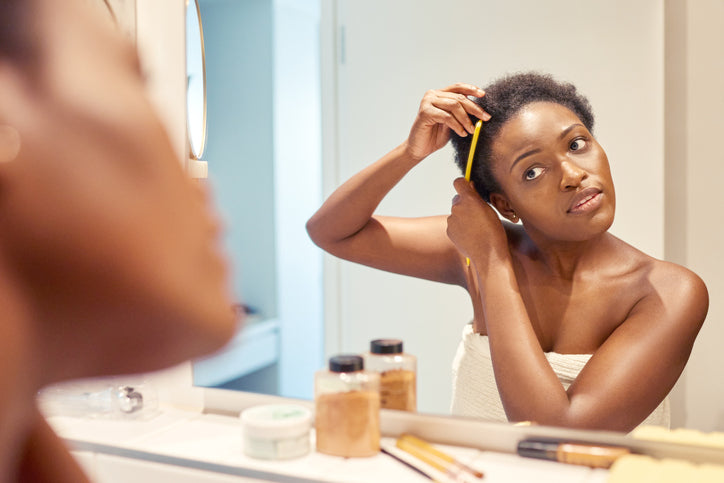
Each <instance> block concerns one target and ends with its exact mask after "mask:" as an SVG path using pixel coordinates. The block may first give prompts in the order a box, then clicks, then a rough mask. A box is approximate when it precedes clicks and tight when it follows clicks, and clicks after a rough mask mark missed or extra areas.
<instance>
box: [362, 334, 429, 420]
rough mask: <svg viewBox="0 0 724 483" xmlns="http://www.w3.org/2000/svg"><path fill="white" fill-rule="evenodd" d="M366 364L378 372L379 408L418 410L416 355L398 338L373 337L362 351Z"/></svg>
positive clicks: (368, 367) (369, 368) (371, 369)
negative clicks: (410, 352)
mask: <svg viewBox="0 0 724 483" xmlns="http://www.w3.org/2000/svg"><path fill="white" fill-rule="evenodd" d="M365 367H366V368H367V369H368V370H370V371H375V372H378V373H379V374H380V407H382V408H385V409H401V410H403V411H413V412H414V411H416V410H417V358H416V357H415V356H413V355H411V354H406V353H405V352H404V351H403V348H402V341H401V340H398V339H376V340H373V341H371V342H370V351H369V352H368V353H367V354H365Z"/></svg>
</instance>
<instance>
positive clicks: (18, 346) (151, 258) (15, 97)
mask: <svg viewBox="0 0 724 483" xmlns="http://www.w3.org/2000/svg"><path fill="white" fill-rule="evenodd" d="M97 15H98V14H97V12H95V11H94V10H93V9H91V8H89V7H88V6H86V5H85V4H84V2H81V1H80V0H63V1H62V2H59V1H57V0H0V307H2V310H1V311H0V391H2V393H3V397H2V398H0V482H10V481H58V482H60V481H73V482H77V481H87V478H86V477H85V476H84V475H83V473H82V471H81V470H80V468H79V467H78V465H77V464H76V462H75V461H74V459H73V458H72V456H71V455H70V453H69V452H68V450H67V449H66V448H65V446H64V444H63V443H62V441H61V440H60V438H59V437H58V436H57V435H56V434H54V432H53V431H52V429H51V428H50V427H49V425H48V424H47V422H46V421H45V420H44V418H43V416H42V415H41V413H40V412H39V410H38V408H37V405H36V401H35V396H36V393H37V391H38V390H39V389H40V388H42V387H43V386H46V385H48V384H51V383H55V382H59V381H64V380H69V379H75V378H84V377H95V376H101V375H115V374H126V373H139V372H147V371H152V370H157V369H161V368H164V367H168V366H171V365H174V364H177V363H179V362H182V361H184V360H186V359H189V358H194V357H198V356H200V355H203V354H207V353H209V352H212V351H214V350H216V349H218V348H220V347H221V346H223V345H224V344H225V343H226V342H227V341H228V340H229V338H230V337H231V336H232V334H233V332H234V330H235V328H236V327H235V325H236V320H235V318H234V316H233V313H232V311H231V310H230V306H231V300H230V292H229V288H228V280H227V267H226V262H225V259H224V257H223V256H222V255H221V253H220V250H219V243H218V239H217V238H218V234H219V227H218V225H217V222H216V221H215V220H214V218H213V217H212V216H210V214H209V211H208V207H207V200H206V198H205V197H204V196H203V195H202V194H201V192H200V190H198V189H197V187H196V185H195V184H194V183H193V182H192V181H191V180H190V179H188V178H187V176H186V175H185V173H184V172H183V170H182V168H181V165H180V163H179V160H178V159H177V157H176V156H175V155H174V151H173V149H172V147H171V144H170V141H169V138H168V136H167V133H166V132H165V130H164V127H163V126H162V124H161V122H160V120H159V118H158V116H157V115H156V113H155V112H154V110H153V108H152V106H151V104H150V102H149V100H148V99H147V97H146V95H145V88H144V83H143V80H142V75H141V70H140V67H139V61H138V57H137V55H136V53H135V50H134V48H133V47H132V45H130V43H129V42H127V41H126V40H125V39H124V38H123V36H122V35H121V34H120V33H119V32H117V31H116V29H114V28H113V26H112V25H110V23H109V22H108V21H107V20H106V19H104V18H103V17H99V16H97Z"/></svg>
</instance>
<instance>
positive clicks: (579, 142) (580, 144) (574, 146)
mask: <svg viewBox="0 0 724 483" xmlns="http://www.w3.org/2000/svg"><path fill="white" fill-rule="evenodd" d="M585 147H586V141H584V140H583V139H575V140H573V142H572V143H571V145H570V146H569V148H570V150H571V151H578V150H579V149H583V148H585Z"/></svg>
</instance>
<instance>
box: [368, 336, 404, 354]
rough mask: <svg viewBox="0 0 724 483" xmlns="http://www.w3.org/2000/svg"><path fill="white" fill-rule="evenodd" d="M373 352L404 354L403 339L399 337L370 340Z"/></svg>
mask: <svg viewBox="0 0 724 483" xmlns="http://www.w3.org/2000/svg"><path fill="white" fill-rule="evenodd" d="M370 352H371V353H373V354H402V341H401V340H399V339H376V340H373V341H372V342H370Z"/></svg>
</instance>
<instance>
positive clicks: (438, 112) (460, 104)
mask: <svg viewBox="0 0 724 483" xmlns="http://www.w3.org/2000/svg"><path fill="white" fill-rule="evenodd" d="M423 106H424V108H426V114H427V115H428V116H430V119H432V120H434V121H436V122H439V123H441V124H445V125H446V126H448V127H449V128H450V129H452V130H453V131H455V132H456V133H457V134H458V135H459V136H466V135H467V134H468V133H470V134H472V133H473V132H474V131H475V125H474V124H473V121H472V120H471V119H470V116H471V115H472V116H475V117H477V118H478V119H482V120H484V121H487V120H489V119H490V115H489V114H488V113H486V112H485V111H483V109H482V108H481V107H480V106H479V105H477V104H476V103H475V102H473V101H472V100H470V99H469V98H468V97H467V96H466V95H464V94H461V93H456V92H446V91H443V90H438V91H428V93H427V94H426V95H425V102H424V103H423Z"/></svg>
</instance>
